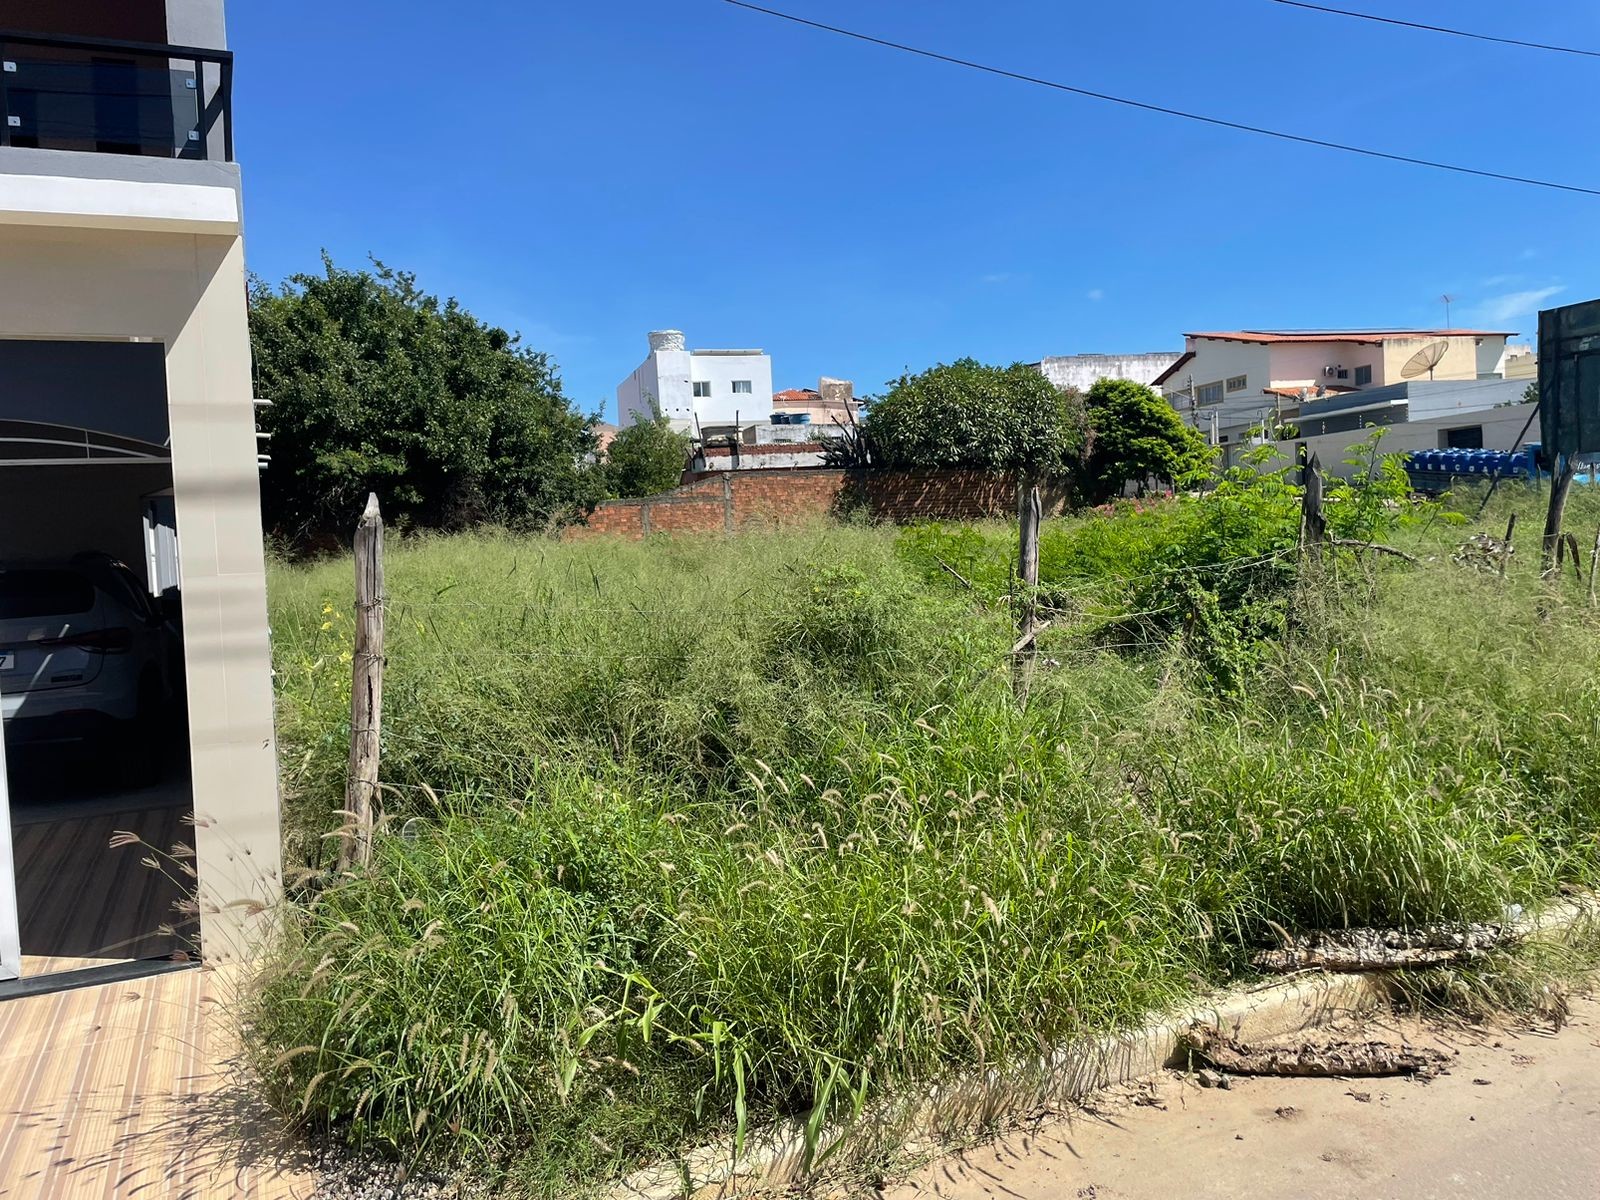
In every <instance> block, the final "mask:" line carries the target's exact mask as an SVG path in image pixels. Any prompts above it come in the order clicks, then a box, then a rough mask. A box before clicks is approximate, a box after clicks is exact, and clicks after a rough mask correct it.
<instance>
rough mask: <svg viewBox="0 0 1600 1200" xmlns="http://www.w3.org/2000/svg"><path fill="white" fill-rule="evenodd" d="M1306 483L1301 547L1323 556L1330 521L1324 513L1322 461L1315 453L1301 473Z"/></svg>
mask: <svg viewBox="0 0 1600 1200" xmlns="http://www.w3.org/2000/svg"><path fill="white" fill-rule="evenodd" d="M1300 479H1301V482H1302V483H1303V484H1304V485H1305V494H1304V495H1303V496H1302V497H1301V510H1300V511H1301V518H1300V548H1301V550H1306V549H1308V548H1309V549H1310V551H1311V557H1312V558H1320V557H1321V556H1322V542H1323V539H1324V538H1326V537H1327V536H1328V522H1327V520H1326V519H1325V518H1324V517H1323V515H1322V462H1321V460H1320V459H1319V458H1318V457H1317V456H1316V455H1315V454H1313V455H1312V456H1311V457H1310V459H1309V460H1307V462H1306V465H1305V467H1304V469H1303V470H1302V471H1301V475H1300Z"/></svg>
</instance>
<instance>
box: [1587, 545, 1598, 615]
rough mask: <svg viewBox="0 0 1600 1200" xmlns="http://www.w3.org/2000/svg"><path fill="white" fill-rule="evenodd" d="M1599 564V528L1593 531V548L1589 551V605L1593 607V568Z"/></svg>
mask: <svg viewBox="0 0 1600 1200" xmlns="http://www.w3.org/2000/svg"><path fill="white" fill-rule="evenodd" d="M1597 566H1600V529H1596V530H1595V531H1594V548H1593V549H1592V550H1590V551H1589V607H1590V608H1593V607H1594V570H1595V568H1596V567H1597Z"/></svg>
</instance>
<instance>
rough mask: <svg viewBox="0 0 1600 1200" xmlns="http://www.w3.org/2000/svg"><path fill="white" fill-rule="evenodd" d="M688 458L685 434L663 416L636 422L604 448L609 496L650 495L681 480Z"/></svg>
mask: <svg viewBox="0 0 1600 1200" xmlns="http://www.w3.org/2000/svg"><path fill="white" fill-rule="evenodd" d="M688 461H689V438H688V435H687V434H682V433H679V432H677V431H676V430H675V429H673V428H672V423H671V422H670V421H668V420H667V419H666V418H665V417H657V418H656V419H655V420H653V421H636V422H635V423H634V424H632V425H629V426H628V427H627V428H625V429H620V430H618V431H617V436H616V437H614V438H612V439H611V444H610V445H609V446H607V447H606V482H607V483H608V484H609V485H610V488H611V494H612V495H613V496H654V495H656V494H657V493H658V492H665V491H670V490H671V489H673V488H675V487H677V486H678V484H679V483H680V482H682V479H683V469H684V466H685V465H686V464H687V463H688Z"/></svg>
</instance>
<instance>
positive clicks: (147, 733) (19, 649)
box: [0, 554, 177, 784]
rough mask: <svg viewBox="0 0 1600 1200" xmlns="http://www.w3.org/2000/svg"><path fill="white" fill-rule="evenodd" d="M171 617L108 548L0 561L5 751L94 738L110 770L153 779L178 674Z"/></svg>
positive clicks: (0, 709)
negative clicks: (52, 558)
mask: <svg viewBox="0 0 1600 1200" xmlns="http://www.w3.org/2000/svg"><path fill="white" fill-rule="evenodd" d="M175 647H176V634H175V630H174V629H173V627H172V624H171V622H170V621H169V620H168V619H167V617H166V616H165V615H164V614H163V612H162V610H161V608H160V607H159V606H158V605H157V604H156V602H155V601H154V600H153V599H152V598H151V596H150V594H149V592H148V591H147V590H146V589H145V587H144V584H143V582H142V581H141V580H140V579H139V577H138V576H137V575H135V574H134V573H133V571H131V570H130V569H129V568H128V566H127V564H125V563H123V562H122V561H120V560H119V559H116V558H113V557H112V556H111V555H109V554H80V555H77V556H76V557H74V558H72V559H70V560H66V561H62V562H29V563H17V564H14V565H0V714H3V716H4V721H5V736H6V744H7V746H8V748H9V747H19V748H20V747H25V746H34V745H39V744H44V743H62V742H64V743H72V742H83V743H98V745H99V746H103V747H105V750H106V752H107V757H106V758H105V759H104V760H102V762H101V763H100V765H102V766H103V767H104V769H105V773H106V774H107V775H108V776H111V777H115V778H119V779H121V780H124V781H126V782H128V783H134V784H142V783H151V782H154V781H155V779H157V778H159V775H160V771H161V767H162V764H163V762H164V761H165V759H166V757H167V755H166V751H167V746H166V745H165V734H166V732H167V718H168V715H169V713H170V711H171V704H172V698H173V694H174V687H175V684H176V682H177V681H176V678H175V676H176V671H175V670H174V665H173V664H174V662H175V661H176V654H175Z"/></svg>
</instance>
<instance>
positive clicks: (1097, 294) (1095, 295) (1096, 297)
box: [1087, 288, 1106, 304]
mask: <svg viewBox="0 0 1600 1200" xmlns="http://www.w3.org/2000/svg"><path fill="white" fill-rule="evenodd" d="M1087 294H1088V297H1089V299H1091V300H1093V301H1094V302H1095V303H1096V304H1098V303H1099V302H1100V301H1102V300H1104V299H1105V298H1106V294H1105V292H1104V291H1102V290H1101V289H1100V288H1090V289H1089V291H1088V293H1087Z"/></svg>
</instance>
